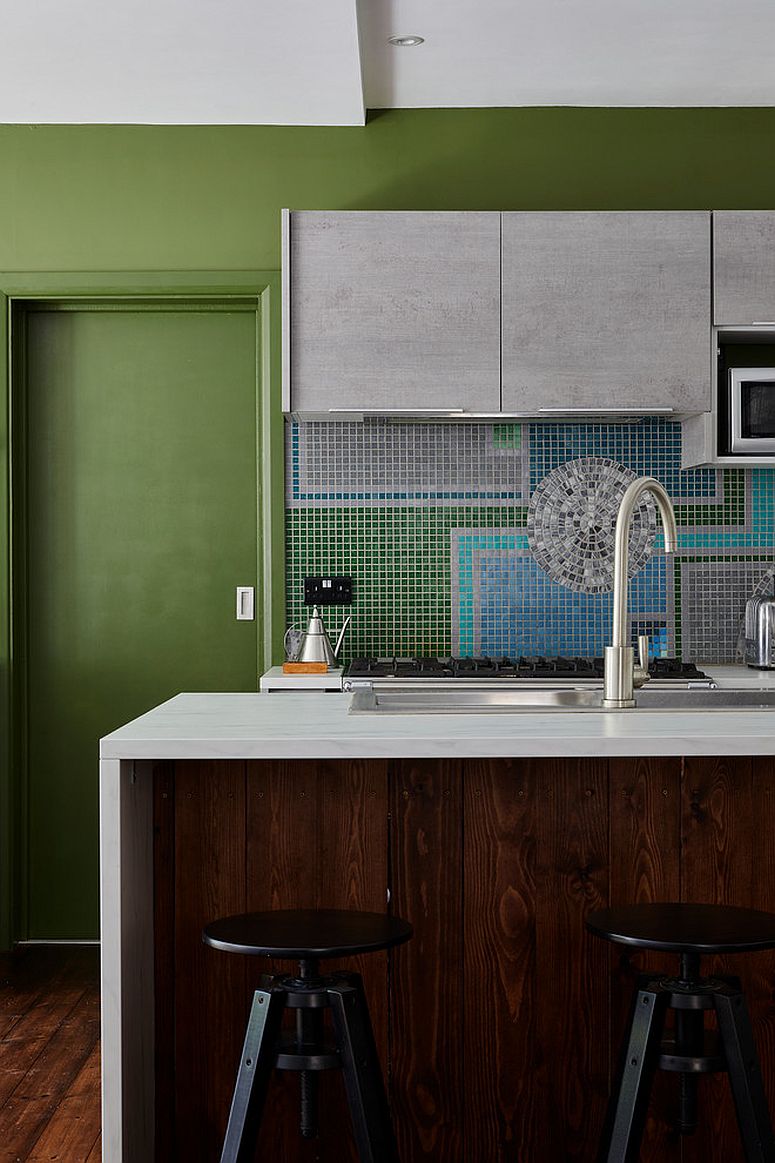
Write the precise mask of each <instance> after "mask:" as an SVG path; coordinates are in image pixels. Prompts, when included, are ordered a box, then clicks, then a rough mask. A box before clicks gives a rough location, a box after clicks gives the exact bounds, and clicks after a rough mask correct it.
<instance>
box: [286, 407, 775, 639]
mask: <svg viewBox="0 0 775 1163" xmlns="http://www.w3.org/2000/svg"><path fill="white" fill-rule="evenodd" d="M680 463H681V426H680V424H678V423H676V422H673V421H669V420H664V419H662V418H656V417H647V418H644V419H639V420H636V421H627V422H622V423H616V424H611V423H605V424H604V423H591V422H590V423H562V422H551V423H544V422H529V423H522V424H461V423H454V424H432V423H408V422H397V423H393V422H389V421H385V420H368V421H366V422H364V423H360V424H358V423H352V424H347V423H343V424H338V423H316V422H311V421H310V422H288V423H287V424H286V518H287V526H286V530H287V532H286V536H287V592H288V617H289V624H291V623H297V624H298V623H303V622H304V620H305V619H306V617H307V615H308V610H307V609H306V608H305V606H304V601H303V579H304V577H305V576H306V575H307V574H321V573H331V574H351V575H352V576H353V579H354V583H355V600H354V603H353V606H352V608H351V610H350V611H346V610H344V609H342V608H337V607H329V608H328V610H327V611H325V615H326V624H327V626H328V628H329V630H330V631H336V630H337V629H338V627H339V625H341V622H342V621H343V619H344V616H345V614H346V613H347V612H351V613H352V616H353V617H352V625H351V627H350V630H349V631H348V634H347V636H346V638H345V646H344V648H343V652H342V653H343V656H344V658H345V660H347V659H349V658H352V657H353V656H355V655H361V654H374V655H393V654H396V655H416V654H419V655H422V654H438V655H449V654H454V655H469V654H495V655H498V654H509V655H518V654H528V655H529V654H548V655H553V654H562V655H600V654H602V651H603V647H604V646H605V645H606V644H607V643H608V642H609V641H610V634H611V617H612V598H611V593H610V585H611V578H612V553H613V525H614V522H615V518H616V510H617V505H618V498H619V496H620V495H621V493H622V491H623V490H624V488H625V487H626V485H627V483H628V482H629V480H631V479H634V477H636V476H643V475H652V476H655V477H656V478H657V480H659V481H661V483H662V484H663V485H664V487H665V488H666V489H667V491H668V493H669V494H670V496H671V498H672V500H673V504H674V505H675V509H676V517H677V520H678V531H679V552H678V554H676V555H675V556H673V557H670V558H668V557H666V556H665V554H664V552H663V541H662V532H661V525H660V523H659V520H658V518H657V515H656V511H655V506H654V503H653V501H652V500H651V498H646V499H645V500H644V503H643V504H642V505H641V506H640V509H639V510H638V511H637V513H636V517H635V520H634V521H633V529H632V533H631V538H630V549H631V576H632V580H631V581H630V603H629V604H630V612H631V620H632V625H631V629H632V634H633V637H634V636H636V635H637V634H648V635H649V636H650V637H651V639H652V645H653V650H654V652H655V653H657V654H662V655H672V654H678V655H681V656H683V657H684V658H685V659H687V660H690V661H705V662H733V661H735V659H736V657H737V648H738V637H739V633H740V623H741V619H742V614H743V607H744V604H745V600H746V598H748V597H749V596H750V595H751V594H752V593H754V592H755V591H761V590H762V589H768V588H769V587H770V586H771V584H772V572H773V565H774V564H775V511H774V510H775V470H774V469H768V468H761V469H756V468H754V469H708V468H703V469H688V470H683V469H681V467H680Z"/></svg>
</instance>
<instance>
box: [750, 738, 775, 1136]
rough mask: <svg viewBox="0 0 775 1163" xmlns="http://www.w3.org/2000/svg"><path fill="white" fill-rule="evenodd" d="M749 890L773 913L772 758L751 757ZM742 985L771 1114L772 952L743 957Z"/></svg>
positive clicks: (774, 1070) (774, 1041)
mask: <svg viewBox="0 0 775 1163" xmlns="http://www.w3.org/2000/svg"><path fill="white" fill-rule="evenodd" d="M751 793H752V799H753V816H754V827H753V834H752V837H751V865H752V867H753V892H752V895H751V903H752V904H753V905H754V906H755V907H756V908H757V909H765V910H766V911H767V912H771V913H775V759H773V758H764V759H759V758H757V759H754V760H753V761H752V781H751ZM744 983H745V988H746V990H747V996H748V1003H749V1006H750V1009H751V1017H752V1019H753V1024H754V1037H755V1038H756V1048H757V1050H758V1052H759V1060H760V1061H761V1064H762V1077H763V1079H764V1085H765V1089H766V1092H767V1101H768V1103H769V1107H770V1113H771V1115H772V1116H773V1117H775V952H773V951H768V952H766V953H755V954H752V955H751V956H750V957H747V958H745V977H744Z"/></svg>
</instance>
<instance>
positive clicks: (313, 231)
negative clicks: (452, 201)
mask: <svg viewBox="0 0 775 1163" xmlns="http://www.w3.org/2000/svg"><path fill="white" fill-rule="evenodd" d="M284 234H285V246H284V256H283V273H284V276H285V280H286V281H285V291H284V293H285V312H286V317H285V330H286V339H285V342H286V348H285V359H284V373H285V384H284V407H285V409H286V411H291V410H293V411H300V412H304V413H306V414H310V413H313V414H314V413H319V414H323V415H325V414H326V413H328V412H329V411H331V410H337V409H341V410H348V409H356V410H358V409H365V410H367V411H368V410H383V411H400V410H402V409H413V410H425V409H434V408H435V409H449V408H464V409H466V410H470V411H495V412H497V411H498V409H499V407H500V351H499V348H500V214H498V213H497V212H486V213H478V212H467V213H453V212H432V213H426V212H418V211H407V212H403V211H393V212H384V213H383V212H373V213H372V212H352V213H350V212H335V213H327V212H317V211H301V212H293V213H291V214H289V215H288V216H287V217H286V220H285V230H284Z"/></svg>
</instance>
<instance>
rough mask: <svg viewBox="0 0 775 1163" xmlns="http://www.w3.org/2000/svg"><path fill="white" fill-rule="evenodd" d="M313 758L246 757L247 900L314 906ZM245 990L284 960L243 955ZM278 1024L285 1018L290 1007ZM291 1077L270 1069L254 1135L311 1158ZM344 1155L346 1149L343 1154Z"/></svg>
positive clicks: (264, 1151) (260, 904) (287, 965)
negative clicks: (261, 1114)
mask: <svg viewBox="0 0 775 1163" xmlns="http://www.w3.org/2000/svg"><path fill="white" fill-rule="evenodd" d="M317 796H318V766H317V763H316V762H315V761H312V760H311V761H309V762H303V761H293V762H273V761H270V760H261V761H251V762H250V763H248V765H247V801H246V802H247V908H248V909H249V910H250V911H251V912H253V911H256V912H258V911H262V910H264V909H293V908H298V909H302V908H305V909H306V908H315V906H316V904H317V877H318V867H319V864H318V812H317ZM246 963H247V974H248V977H247V982H248V996H246V998H245V1012H244V1017H243V1019H242V1021H243V1024H244V1022H245V1019H246V1017H247V1009H248V1006H249V995H251V994H252V990H253V988H254V987H255V984H256V981H257V977H258V975H259V974H261V973H289V972H292V971H293V968H294V964H293V963H292V962H289V961H282V962H279V961H278V962H274V961H263V960H262V961H260V962H259V961H256V959H254V958H246ZM287 1017H288V1020H286V1026H288V1025H290V1015H288V1016H287ZM298 1117H299V1080H298V1078H296V1077H293V1076H292V1075H290V1074H281V1073H278V1072H275V1074H274V1075H273V1077H272V1082H271V1088H270V1093H269V1100H268V1102H267V1106H266V1114H265V1118H264V1119H263V1121H262V1125H261V1133H260V1137H259V1150H260V1157H261V1158H266V1159H269V1160H273V1161H274V1160H276V1161H277V1163H285V1160H286V1159H287V1160H291V1159H293V1160H294V1161H295V1160H298V1163H313V1161H314V1160H315V1158H316V1154H317V1144H316V1142H314V1141H303V1140H301V1139H300V1137H299V1130H298ZM345 1158H346V1156H345Z"/></svg>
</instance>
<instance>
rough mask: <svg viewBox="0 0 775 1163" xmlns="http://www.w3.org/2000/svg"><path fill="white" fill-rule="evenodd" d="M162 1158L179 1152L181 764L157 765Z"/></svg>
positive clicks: (158, 1128) (159, 1162)
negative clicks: (177, 808) (177, 1007)
mask: <svg viewBox="0 0 775 1163" xmlns="http://www.w3.org/2000/svg"><path fill="white" fill-rule="evenodd" d="M153 891H154V897H153V930H154V980H155V998H154V1003H155V1004H154V1021H155V1030H156V1040H155V1062H154V1065H155V1071H156V1075H155V1093H156V1111H155V1133H156V1142H155V1154H156V1163H168V1161H169V1160H170V1159H174V1157H175V1102H176V1099H175V1006H174V1004H172V1003H173V999H174V997H175V765H174V763H172V762H170V763H155V764H154V767H153Z"/></svg>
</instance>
